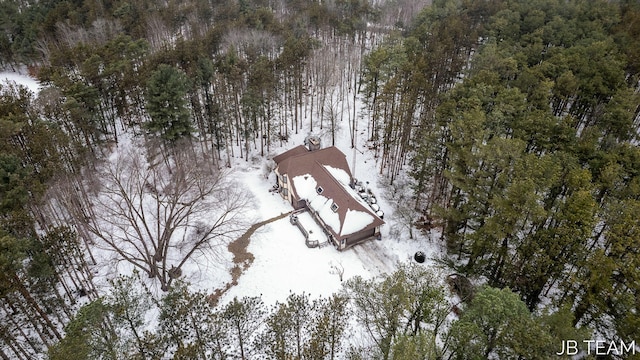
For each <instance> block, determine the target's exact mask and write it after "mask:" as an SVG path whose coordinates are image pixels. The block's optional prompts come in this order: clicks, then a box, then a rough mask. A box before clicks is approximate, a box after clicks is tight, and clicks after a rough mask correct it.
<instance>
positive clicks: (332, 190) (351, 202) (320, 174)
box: [273, 146, 384, 240]
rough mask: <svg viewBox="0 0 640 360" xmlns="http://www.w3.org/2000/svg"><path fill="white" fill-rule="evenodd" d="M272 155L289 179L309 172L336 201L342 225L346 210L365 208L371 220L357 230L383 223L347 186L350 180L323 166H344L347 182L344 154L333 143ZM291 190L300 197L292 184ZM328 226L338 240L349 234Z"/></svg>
mask: <svg viewBox="0 0 640 360" xmlns="http://www.w3.org/2000/svg"><path fill="white" fill-rule="evenodd" d="M300 148H301V149H302V150H304V152H302V151H300ZM273 159H274V161H275V162H276V163H277V165H278V172H279V173H280V174H286V175H287V177H288V178H289V179H293V178H294V177H296V176H302V175H306V174H309V175H311V176H312V177H313V178H314V179H315V181H316V182H317V183H318V185H319V186H322V188H323V192H322V195H323V196H325V197H327V198H329V199H331V200H333V202H334V203H335V204H336V205H338V210H337V211H336V212H337V213H338V216H339V219H340V226H341V227H343V226H344V221H345V218H346V213H347V211H348V210H357V211H360V212H365V213H367V214H369V215H371V216H372V217H373V219H374V220H373V222H372V223H370V224H369V225H367V226H366V227H363V228H362V229H361V230H360V231H364V230H369V229H372V228H374V227H377V226H380V225H382V224H384V221H382V220H381V219H380V218H379V217H378V216H377V215H376V214H375V213H374V211H373V210H372V209H371V208H370V207H369V206H368V205H367V204H366V203H364V202H363V201H362V200H361V199H360V198H359V196H358V194H357V193H356V192H355V190H352V189H351V188H348V187H349V184H343V183H341V182H340V181H339V180H338V179H336V178H334V177H333V175H332V174H331V173H330V172H329V170H327V169H326V168H325V166H331V167H332V168H336V169H340V170H343V171H345V172H346V173H347V174H348V175H349V182H351V181H352V175H351V171H350V170H349V165H348V163H347V159H346V156H345V154H344V153H343V152H341V151H340V150H339V149H338V148H336V147H335V146H332V147H327V148H324V149H320V150H315V151H308V150H307V149H306V148H305V147H303V146H298V147H295V148H293V149H291V150H289V151H287V152H284V153H282V154H280V155H278V156H276V157H274V158H273ZM292 191H293V195H294V197H295V198H297V199H300V196H299V194H298V193H297V192H296V189H295V185H293V184H292ZM305 200H306V199H305ZM327 230H329V231H330V232H331V233H332V234H333V236H334V237H335V238H336V239H337V240H340V239H342V238H344V237H348V236H349V235H351V234H344V235H341V234H340V233H341V229H331V228H329V229H327Z"/></svg>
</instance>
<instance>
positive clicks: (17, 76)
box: [0, 69, 42, 94]
mask: <svg viewBox="0 0 640 360" xmlns="http://www.w3.org/2000/svg"><path fill="white" fill-rule="evenodd" d="M7 83H16V84H21V85H24V86H26V87H27V88H28V89H29V90H31V91H32V92H33V93H34V94H37V93H38V91H40V88H41V87H42V86H41V85H40V83H39V82H38V81H37V80H36V79H34V78H32V77H30V76H29V75H28V74H27V71H26V69H20V70H19V71H18V72H14V71H0V84H7Z"/></svg>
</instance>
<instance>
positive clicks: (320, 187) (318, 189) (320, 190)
mask: <svg viewBox="0 0 640 360" xmlns="http://www.w3.org/2000/svg"><path fill="white" fill-rule="evenodd" d="M316 191H317V192H318V194H322V192H323V191H324V189H323V188H322V186H318V187H317V188H316Z"/></svg>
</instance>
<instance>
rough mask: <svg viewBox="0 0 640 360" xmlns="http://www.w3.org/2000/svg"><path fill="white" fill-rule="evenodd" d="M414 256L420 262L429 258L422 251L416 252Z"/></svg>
mask: <svg viewBox="0 0 640 360" xmlns="http://www.w3.org/2000/svg"><path fill="white" fill-rule="evenodd" d="M413 258H414V259H415V260H416V261H417V262H419V263H420V264H422V263H423V262H424V261H425V260H426V259H427V257H426V256H425V255H424V253H423V252H422V251H418V252H416V254H415V255H413Z"/></svg>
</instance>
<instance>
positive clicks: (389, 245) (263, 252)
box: [0, 71, 441, 304]
mask: <svg viewBox="0 0 640 360" xmlns="http://www.w3.org/2000/svg"><path fill="white" fill-rule="evenodd" d="M6 82H15V83H18V84H22V85H25V86H27V87H28V88H29V89H30V90H31V91H33V92H34V93H36V94H37V92H38V91H39V89H40V88H41V85H40V84H39V83H38V82H37V81H36V80H35V79H33V78H31V77H29V76H28V75H27V74H26V71H21V72H6V71H5V72H0V83H6ZM351 106H353V104H351ZM356 106H357V108H358V110H359V111H358V118H359V119H360V121H361V122H362V123H361V124H360V125H358V127H359V128H360V129H363V128H366V120H365V114H363V113H362V112H361V109H362V104H361V103H360V102H358V103H357V104H356ZM347 109H348V108H347ZM349 111H350V110H349ZM303 122H304V121H303ZM305 126H308V125H306V123H305ZM338 128H339V130H338V132H337V134H336V135H337V138H336V146H337V147H338V148H339V149H340V150H341V151H342V152H344V153H345V154H346V156H347V160H348V161H349V163H350V165H351V167H352V169H351V170H352V172H353V175H354V177H356V178H357V179H358V180H360V181H362V182H363V183H365V184H366V186H367V187H368V188H370V189H371V190H372V191H373V193H374V194H375V195H376V196H377V199H378V204H379V206H380V208H381V210H383V211H384V213H385V217H384V221H385V222H386V224H385V225H383V227H382V229H381V233H382V239H381V240H372V241H369V242H366V243H364V244H361V245H357V246H355V247H353V248H351V249H348V250H345V251H342V252H340V251H337V250H336V249H335V248H334V247H333V246H331V245H329V246H324V247H321V248H308V247H307V246H306V245H305V239H304V236H303V235H302V233H301V232H300V231H299V229H298V228H297V227H295V226H294V225H292V224H291V223H290V222H289V218H288V217H285V218H283V219H281V220H277V221H275V222H272V223H269V224H267V225H265V226H263V227H261V228H259V229H258V230H257V231H256V232H255V233H254V234H253V235H252V237H251V240H250V243H249V246H248V248H247V250H248V251H249V252H251V253H252V254H253V255H254V257H255V260H254V261H253V263H252V264H251V265H250V266H249V267H248V268H247V269H246V270H244V272H243V273H242V275H241V276H240V277H239V279H238V280H237V285H235V286H232V287H231V288H230V289H229V290H228V291H226V292H225V293H224V294H223V296H222V298H221V301H220V303H221V304H224V303H227V302H229V301H230V300H232V299H233V298H234V297H243V296H257V295H261V296H262V299H263V301H264V302H265V303H266V304H273V303H275V302H276V301H284V300H285V299H286V297H287V296H288V295H289V294H290V293H291V292H293V293H298V294H300V293H303V292H304V293H307V294H309V295H311V296H312V297H317V296H321V295H322V296H327V295H330V294H331V293H333V292H336V291H338V290H340V288H341V279H340V278H341V277H342V280H347V279H349V278H351V277H354V276H357V275H360V276H362V277H364V278H371V277H374V276H376V275H379V274H381V273H388V272H392V271H393V270H394V268H395V266H396V264H397V263H398V262H402V261H412V258H413V255H414V254H415V253H416V252H417V251H423V252H424V253H426V254H427V258H428V259H429V258H431V257H438V256H439V254H440V252H441V249H440V247H439V246H437V245H436V244H437V243H438V242H437V240H435V239H436V238H437V234H436V233H434V234H433V235H432V236H428V235H425V234H422V233H421V232H420V231H414V239H409V234H408V229H406V226H397V224H396V222H397V221H399V220H398V218H397V217H396V216H394V206H395V204H394V203H393V198H394V197H393V196H391V198H392V199H391V200H390V199H389V197H387V198H385V196H383V194H384V193H385V192H386V188H388V180H387V179H385V178H384V177H382V176H380V175H378V174H379V172H380V171H379V170H380V169H379V165H378V164H376V160H375V158H374V157H373V154H371V153H370V152H369V151H368V150H366V149H367V146H366V145H367V144H366V139H365V138H366V135H365V134H364V132H362V131H360V132H359V134H358V136H357V146H356V148H357V149H358V150H357V151H356V150H354V149H352V148H351V146H350V138H349V128H348V120H347V116H345V120H344V122H343V123H340V124H338ZM315 130H316V131H315V132H314V134H315V135H320V136H321V137H322V142H323V143H324V144H329V143H331V141H330V138H329V134H328V132H327V131H326V130H325V131H324V134H322V133H320V131H319V129H315ZM310 133H311V132H310V131H308V129H301V130H300V131H299V133H298V134H292V135H291V136H290V138H289V141H288V143H285V144H284V146H282V147H274V148H272V150H271V154H270V155H269V156H267V157H266V158H261V157H258V156H256V157H254V158H252V159H250V161H248V162H247V161H245V160H244V159H242V158H235V159H233V160H234V161H233V162H234V163H233V164H232V168H233V169H234V171H232V173H231V175H230V176H232V177H233V178H234V179H232V180H231V181H235V182H236V183H238V184H240V186H243V187H244V188H246V190H247V192H248V193H249V194H250V196H251V197H252V198H253V199H252V201H253V202H254V206H253V207H252V210H251V213H248V214H247V217H248V218H251V219H256V222H259V221H262V220H266V219H270V218H273V217H275V216H278V215H280V214H283V213H288V212H290V211H291V210H293V209H292V208H291V206H290V204H289V203H287V202H286V201H285V200H284V199H282V198H281V197H280V196H279V195H278V194H276V193H273V192H269V189H271V188H272V186H273V184H275V175H274V174H273V172H271V173H268V175H267V176H265V175H266V174H267V172H266V171H265V169H267V168H268V164H269V163H270V161H271V160H270V158H271V157H272V156H274V155H277V154H280V153H282V152H284V151H286V150H288V149H291V148H293V147H295V146H297V145H300V144H303V142H304V138H305V137H306V136H307V135H309V134H310ZM127 138H128V137H127V136H121V139H122V140H125V139H127ZM133 144H134V142H130V141H121V142H120V144H119V148H118V150H117V151H124V150H126V149H124V147H131V146H134V145H133ZM361 149H365V150H364V151H360V150H361ZM114 154H115V153H114ZM114 156H115V155H114ZM354 160H355V161H354ZM354 163H355V166H353V164H354ZM396 198H397V197H396ZM391 229H394V231H391ZM431 238H433V240H432V239H431ZM102 255H104V256H105V257H104V258H103V260H105V262H104V263H103V264H102V267H103V268H102V269H97V272H98V274H100V275H98V276H99V277H103V279H101V280H100V279H96V280H97V281H98V283H99V286H100V285H103V286H104V287H102V286H100V287H101V288H103V289H105V290H106V286H107V284H106V281H105V280H106V278H113V277H114V276H116V275H117V274H118V273H119V274H125V273H127V272H130V271H131V267H130V266H127V265H126V264H123V263H119V264H117V261H115V262H114V260H115V259H113V258H112V256H110V255H113V254H102ZM109 258H111V259H109ZM232 259H233V256H232V254H230V253H225V254H222V256H217V257H215V258H213V257H211V258H208V257H206V256H203V257H198V258H197V259H196V261H192V262H190V263H188V264H186V266H185V268H184V271H183V274H184V277H183V278H184V280H186V281H188V282H190V283H191V285H192V286H193V287H194V288H196V289H201V290H204V291H207V292H210V293H213V292H214V291H215V290H216V289H222V288H224V287H225V285H226V284H227V283H228V282H229V281H230V279H231V276H230V274H229V270H230V269H231V268H232V267H233V265H234V264H233V261H232ZM424 266H434V263H433V262H431V261H429V260H428V261H427V262H426V263H425V265H424ZM149 285H151V283H150V284H149Z"/></svg>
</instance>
